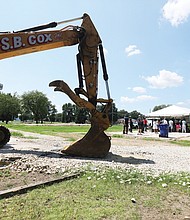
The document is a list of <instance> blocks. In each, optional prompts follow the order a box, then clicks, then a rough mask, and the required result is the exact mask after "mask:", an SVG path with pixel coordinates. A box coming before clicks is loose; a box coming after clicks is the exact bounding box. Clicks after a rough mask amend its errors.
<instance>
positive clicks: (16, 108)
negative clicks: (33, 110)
mask: <svg viewBox="0 0 190 220" xmlns="http://www.w3.org/2000/svg"><path fill="white" fill-rule="evenodd" d="M19 112H20V101H19V98H18V97H17V95H16V94H14V95H11V94H4V93H0V119H1V120H2V121H6V123H8V122H9V121H12V120H13V119H14V118H16V117H18V114H19Z"/></svg>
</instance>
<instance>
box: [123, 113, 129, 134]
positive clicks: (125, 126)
mask: <svg viewBox="0 0 190 220" xmlns="http://www.w3.org/2000/svg"><path fill="white" fill-rule="evenodd" d="M128 130H129V118H128V116H127V115H126V116H125V117H124V125H123V134H128Z"/></svg>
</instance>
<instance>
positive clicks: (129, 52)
mask: <svg viewBox="0 0 190 220" xmlns="http://www.w3.org/2000/svg"><path fill="white" fill-rule="evenodd" d="M125 52H126V53H127V56H128V57H130V56H133V55H137V54H140V53H141V51H140V50H139V49H138V48H137V46H136V45H129V46H128V47H126V48H125Z"/></svg>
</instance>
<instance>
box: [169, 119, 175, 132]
mask: <svg viewBox="0 0 190 220" xmlns="http://www.w3.org/2000/svg"><path fill="white" fill-rule="evenodd" d="M173 129H174V122H173V120H172V119H170V120H169V131H170V132H172V131H173Z"/></svg>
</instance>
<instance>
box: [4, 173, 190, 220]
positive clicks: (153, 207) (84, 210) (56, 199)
mask: <svg viewBox="0 0 190 220" xmlns="http://www.w3.org/2000/svg"><path fill="white" fill-rule="evenodd" d="M189 178H190V175H189V174H179V175H171V174H167V175H166V174H165V175H160V176H156V177H153V176H152V175H144V174H142V173H139V172H138V171H135V170H128V171H121V170H110V169H109V170H106V169H105V170H102V169H94V170H87V171H85V172H83V174H82V175H81V176H80V177H78V178H76V179H71V180H68V181H64V182H62V183H59V184H54V185H52V186H48V187H42V188H39V189H35V190H32V191H30V192H28V193H26V194H23V195H19V196H14V197H12V198H8V199H2V200H0V219H3V220H6V219H7V220H8V219H15V220H16V219H23V220H38V219H39V220H42V219H44V220H50V219H51V220H54V219H56V220H62V219H65V220H67V219H68V220H72V219H85V220H92V219H119V220H126V219H129V220H133V219H134V220H135V219H139V220H140V219H181V216H183V215H184V214H185V213H187V211H188V210H189V204H190V182H188V180H189ZM146 216H147V218H146ZM148 216H149V217H150V218H149V217H148ZM174 217H177V218H174Z"/></svg>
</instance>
